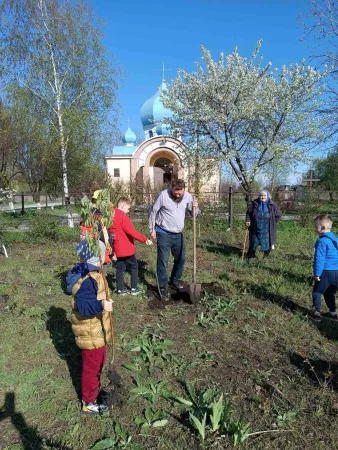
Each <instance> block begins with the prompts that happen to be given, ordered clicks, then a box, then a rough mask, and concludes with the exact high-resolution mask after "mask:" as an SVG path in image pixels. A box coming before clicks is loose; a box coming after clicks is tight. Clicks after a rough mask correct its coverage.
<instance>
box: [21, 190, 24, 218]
mask: <svg viewBox="0 0 338 450" xmlns="http://www.w3.org/2000/svg"><path fill="white" fill-rule="evenodd" d="M21 214H25V194H24V193H23V192H21Z"/></svg>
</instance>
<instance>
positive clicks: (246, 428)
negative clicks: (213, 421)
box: [225, 419, 251, 447]
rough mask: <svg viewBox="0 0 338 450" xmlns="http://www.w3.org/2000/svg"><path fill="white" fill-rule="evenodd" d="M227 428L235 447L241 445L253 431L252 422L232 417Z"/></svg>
mask: <svg viewBox="0 0 338 450" xmlns="http://www.w3.org/2000/svg"><path fill="white" fill-rule="evenodd" d="M225 430H226V431H227V434H228V436H230V437H231V439H232V442H233V444H234V447H240V446H241V445H242V444H243V443H244V442H245V441H246V440H247V439H248V437H249V434H250V431H251V429H250V424H249V423H247V422H243V420H242V419H238V420H234V419H230V421H229V424H228V425H227V426H226V427H225Z"/></svg>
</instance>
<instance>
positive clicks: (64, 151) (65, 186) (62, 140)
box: [57, 99, 74, 228]
mask: <svg viewBox="0 0 338 450" xmlns="http://www.w3.org/2000/svg"><path fill="white" fill-rule="evenodd" d="M57 108H58V122H59V135H60V146H61V162H62V182H63V193H64V196H65V204H66V208H67V211H68V226H69V227H70V228H74V220H73V215H72V209H71V205H70V197H69V190H68V173H67V147H66V142H65V134H64V128H63V120H62V112H61V101H60V99H58V100H57Z"/></svg>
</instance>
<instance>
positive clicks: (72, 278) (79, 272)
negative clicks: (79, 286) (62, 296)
mask: <svg viewBox="0 0 338 450" xmlns="http://www.w3.org/2000/svg"><path fill="white" fill-rule="evenodd" d="M83 269H84V264H83V263H77V264H75V266H74V267H73V268H72V269H71V270H70V271H69V272H68V273H67V275H66V285H67V287H66V292H67V294H71V293H72V289H73V287H74V285H75V283H76V282H77V281H79V279H80V278H81V277H82V276H83Z"/></svg>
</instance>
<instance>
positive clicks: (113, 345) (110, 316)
mask: <svg viewBox="0 0 338 450" xmlns="http://www.w3.org/2000/svg"><path fill="white" fill-rule="evenodd" d="M100 265H101V274H102V277H103V281H104V290H105V293H106V299H107V300H109V298H110V295H109V287H108V282H107V278H106V276H105V273H104V268H103V264H102V262H101V261H100ZM109 322H110V332H111V345H112V359H111V361H110V365H112V364H113V362H114V359H115V336H114V323H113V313H112V311H110V312H109Z"/></svg>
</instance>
